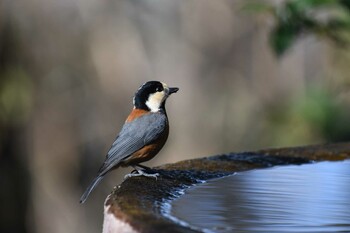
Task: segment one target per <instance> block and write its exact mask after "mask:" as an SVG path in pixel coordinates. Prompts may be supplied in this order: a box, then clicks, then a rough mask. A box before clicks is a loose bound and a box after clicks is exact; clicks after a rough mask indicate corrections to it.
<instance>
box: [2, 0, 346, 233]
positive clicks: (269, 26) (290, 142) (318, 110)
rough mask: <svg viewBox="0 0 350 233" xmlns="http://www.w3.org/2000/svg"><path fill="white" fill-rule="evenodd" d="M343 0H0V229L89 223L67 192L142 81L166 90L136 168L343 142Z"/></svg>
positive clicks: (95, 217)
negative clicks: (153, 149)
mask: <svg viewBox="0 0 350 233" xmlns="http://www.w3.org/2000/svg"><path fill="white" fill-rule="evenodd" d="M349 3H350V1H346V0H345V1H344V0H302V1H300V0H289V1H282V0H281V1H278V0H275V1H257V2H253V1H245V0H216V1H212V0H177V1H174V0H101V1H95V0H85V1H79V0H60V1H57V0H17V1H13V0H3V1H0V184H1V186H0V190H1V191H0V232H2V233H7V232H29V233H46V232H52V233H56V232H57V233H59V232H65V233H70V232H72V233H73V232H100V231H101V227H102V219H103V215H102V213H103V201H104V199H105V197H106V196H107V194H109V192H110V191H111V190H112V188H113V187H114V186H115V185H117V184H119V183H120V182H121V181H122V179H123V176H124V175H125V174H126V173H128V172H130V171H131V169H130V168H126V169H119V170H118V171H115V172H113V173H111V174H110V175H108V176H107V177H106V178H105V180H104V181H103V182H102V183H101V185H100V186H99V187H98V188H97V189H96V190H95V191H94V192H93V193H92V195H91V196H90V198H89V199H88V201H87V203H86V204H84V205H80V204H79V198H80V195H81V194H82V192H83V191H84V189H85V188H86V187H87V185H88V183H89V182H90V181H91V180H92V179H93V177H94V176H95V174H96V172H97V170H98V168H99V166H100V164H101V163H102V161H103V159H104V156H105V153H106V152H107V150H108V149H109V147H110V145H111V143H112V142H113V140H114V138H115V136H116V134H117V133H118V131H119V129H120V127H121V126H122V124H123V123H124V120H125V118H126V116H127V115H128V113H129V112H130V110H131V108H132V97H133V94H134V92H135V91H136V89H137V88H138V87H139V86H140V85H141V84H142V83H144V82H145V81H148V80H161V81H164V82H166V83H168V84H169V86H176V87H179V88H180V91H179V92H178V93H177V94H175V95H173V96H171V98H170V99H169V100H168V102H167V111H168V115H169V118H170V124H171V125H170V127H171V132H170V137H169V140H168V143H167V144H166V146H165V148H164V149H163V150H162V151H161V153H160V154H159V155H158V156H157V157H156V158H155V159H153V160H152V161H150V162H148V163H146V165H149V166H156V165H161V164H164V163H173V162H176V161H179V160H184V159H191V158H197V157H203V156H209V155H214V154H221V153H225V152H231V151H247V150H255V149H259V148H267V147H286V146H296V145H305V144H314V143H325V142H338V141H346V140H349V139H350V125H349V117H350V112H349V110H350V109H349V106H350V65H349V64H350V53H349V49H348V46H347V45H348V41H349V39H348V38H349V31H348V30H349V25H350V23H349V22H350V20H349V9H350V8H349Z"/></svg>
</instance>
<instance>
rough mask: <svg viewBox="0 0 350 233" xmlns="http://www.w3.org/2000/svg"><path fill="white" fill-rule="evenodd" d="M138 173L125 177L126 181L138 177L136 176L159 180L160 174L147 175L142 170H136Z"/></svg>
mask: <svg viewBox="0 0 350 233" xmlns="http://www.w3.org/2000/svg"><path fill="white" fill-rule="evenodd" d="M135 171H136V172H137V173H130V174H127V175H125V176H124V179H128V178H130V177H136V176H146V177H151V178H155V179H156V180H157V178H158V176H159V173H152V174H149V173H146V172H144V171H142V170H135Z"/></svg>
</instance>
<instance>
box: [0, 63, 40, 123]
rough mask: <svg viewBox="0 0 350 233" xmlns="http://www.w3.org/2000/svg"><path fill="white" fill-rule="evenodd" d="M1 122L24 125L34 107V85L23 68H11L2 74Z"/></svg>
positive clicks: (0, 80)
mask: <svg viewBox="0 0 350 233" xmlns="http://www.w3.org/2000/svg"><path fill="white" fill-rule="evenodd" d="M0 83H1V85H0V122H1V123H2V124H4V125H18V124H23V123H25V121H26V120H27V119H28V117H29V114H30V111H31V108H32V106H33V103H32V102H33V91H32V89H33V88H32V83H31V81H30V79H29V77H28V75H27V74H26V73H25V71H23V70H22V69H21V68H18V67H11V68H7V69H6V70H4V71H2V72H1V73H0Z"/></svg>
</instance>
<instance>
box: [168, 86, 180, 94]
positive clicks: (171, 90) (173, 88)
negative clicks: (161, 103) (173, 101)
mask: <svg viewBox="0 0 350 233" xmlns="http://www.w3.org/2000/svg"><path fill="white" fill-rule="evenodd" d="M178 90H179V88H177V87H169V95H171V94H173V93H176V92H177V91H178Z"/></svg>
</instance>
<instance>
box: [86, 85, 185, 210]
mask: <svg viewBox="0 0 350 233" xmlns="http://www.w3.org/2000/svg"><path fill="white" fill-rule="evenodd" d="M178 90H179V88H177V87H168V85H167V84H165V83H163V82H160V81H148V82H146V83H144V84H143V85H141V86H140V88H139V89H138V90H137V91H136V93H135V95H134V97H133V105H134V107H133V109H132V111H131V113H130V114H129V116H128V117H127V118H126V121H125V123H124V125H123V126H122V129H121V130H120V132H119V134H118V136H117V137H116V139H115V141H114V142H113V144H112V146H111V148H110V149H109V151H108V152H107V155H106V158H105V160H104V162H103V164H102V166H101V167H100V169H99V170H98V174H97V176H96V177H95V179H94V180H93V181H92V182H91V184H90V185H89V186H88V188H87V189H86V191H85V192H84V194H83V195H82V196H81V198H80V203H84V202H85V201H86V200H87V198H88V196H89V195H90V193H91V192H92V190H94V189H95V188H96V186H97V185H98V184H99V183H100V182H101V180H102V179H103V177H104V176H105V175H106V174H107V173H109V172H110V171H111V170H114V169H117V168H119V167H127V166H131V167H133V168H134V169H135V170H134V171H135V173H130V174H128V175H126V176H125V179H126V178H130V177H133V176H146V177H153V178H156V179H157V176H159V174H158V173H151V174H150V173H147V170H148V171H149V170H151V169H150V168H148V167H146V166H144V165H141V164H140V163H142V162H145V161H148V160H150V159H152V158H153V157H154V156H156V155H157V154H158V152H159V151H160V150H161V149H162V148H163V146H164V144H165V142H166V141H167V139H168V135H169V121H168V116H167V113H166V110H165V102H166V100H167V98H168V97H169V96H170V95H171V94H173V93H176V92H177V91H178Z"/></svg>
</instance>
